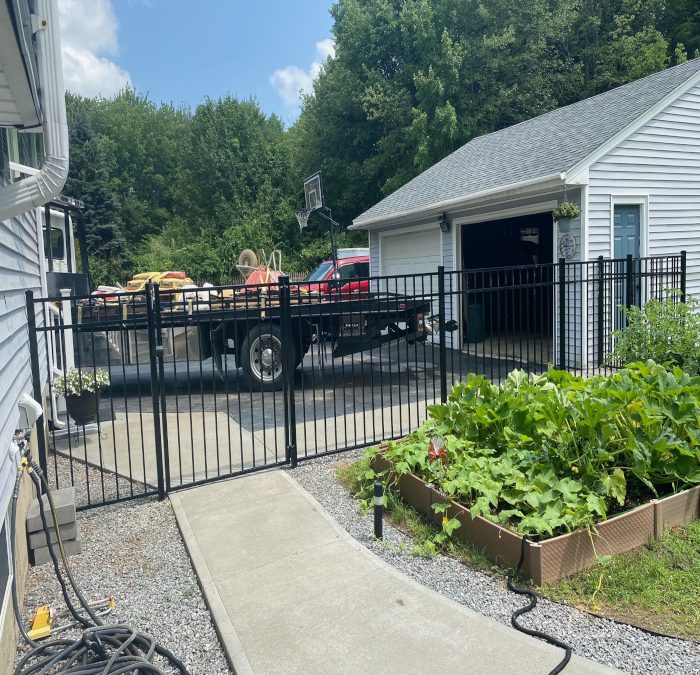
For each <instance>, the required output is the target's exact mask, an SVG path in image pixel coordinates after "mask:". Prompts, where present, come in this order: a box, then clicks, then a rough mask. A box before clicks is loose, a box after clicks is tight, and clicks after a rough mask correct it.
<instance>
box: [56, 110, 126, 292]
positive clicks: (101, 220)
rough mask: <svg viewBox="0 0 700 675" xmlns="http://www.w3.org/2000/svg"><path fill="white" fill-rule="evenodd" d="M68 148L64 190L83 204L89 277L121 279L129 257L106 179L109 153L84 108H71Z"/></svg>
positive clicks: (98, 280) (100, 280)
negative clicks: (90, 274)
mask: <svg viewBox="0 0 700 675" xmlns="http://www.w3.org/2000/svg"><path fill="white" fill-rule="evenodd" d="M70 147H71V157H70V170H69V175H68V180H67V181H66V188H65V191H66V192H67V193H68V194H70V195H76V196H78V197H79V198H80V199H81V200H82V201H83V202H84V203H85V210H84V213H83V215H84V218H85V239H86V244H87V249H88V253H89V255H90V267H91V271H92V277H93V280H94V282H95V283H97V284H100V283H114V282H117V281H121V280H122V279H123V278H124V275H125V274H126V272H127V271H128V269H129V265H130V258H131V256H130V254H129V251H128V249H127V243H126V240H125V238H124V236H123V233H122V231H121V227H120V214H119V202H118V201H117V199H116V198H115V195H114V192H113V190H112V185H111V182H110V177H109V174H110V161H109V154H108V152H107V149H106V147H105V143H104V142H103V141H102V139H100V137H99V136H97V135H96V134H95V132H94V130H93V128H92V125H91V123H90V120H89V118H88V116H87V114H86V112H85V111H82V110H79V111H75V110H73V111H72V114H71V123H70Z"/></svg>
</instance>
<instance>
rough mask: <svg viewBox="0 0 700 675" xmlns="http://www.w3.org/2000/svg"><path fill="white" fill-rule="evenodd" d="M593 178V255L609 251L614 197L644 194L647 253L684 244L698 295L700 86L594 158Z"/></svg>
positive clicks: (692, 286) (617, 200) (691, 290)
mask: <svg viewBox="0 0 700 675" xmlns="http://www.w3.org/2000/svg"><path fill="white" fill-rule="evenodd" d="M589 180H590V189H589V204H590V206H589V226H588V231H589V257H590V258H596V257H597V256H599V255H602V256H605V257H610V256H611V246H612V244H611V229H612V225H611V223H612V216H613V213H612V204H613V202H614V203H618V204H621V203H624V198H625V196H627V197H630V199H633V198H635V197H644V198H646V199H648V207H647V208H648V213H647V214H646V216H647V221H648V225H647V233H646V236H647V250H646V251H645V253H646V254H647V255H673V254H678V253H679V252H680V251H681V250H686V251H687V252H688V292H689V293H691V294H693V295H700V86H696V87H694V88H693V89H692V90H690V91H689V92H687V93H686V94H684V95H683V96H681V97H679V98H678V99H677V100H676V101H675V102H674V103H673V104H672V105H670V106H669V107H668V108H666V109H665V110H664V111H662V112H661V113H659V114H658V115H656V116H655V117H654V118H653V119H652V120H650V121H649V122H648V123H647V124H645V125H644V126H643V127H642V128H641V129H639V130H638V131H637V132H636V133H634V134H633V135H632V136H631V137H630V138H629V139H628V140H626V141H624V142H623V143H621V144H620V145H619V146H617V147H616V148H615V149H614V150H612V151H611V152H609V153H608V154H607V155H606V156H605V157H603V158H602V159H601V160H599V161H598V162H596V164H594V165H593V166H592V167H591V169H590V172H589ZM643 219H644V218H643ZM642 239H643V240H644V233H643V234H642Z"/></svg>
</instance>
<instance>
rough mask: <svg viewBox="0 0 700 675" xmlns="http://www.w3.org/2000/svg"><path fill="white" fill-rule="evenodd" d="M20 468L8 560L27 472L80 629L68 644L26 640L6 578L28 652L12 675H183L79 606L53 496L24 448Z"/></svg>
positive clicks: (163, 654)
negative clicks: (50, 523)
mask: <svg viewBox="0 0 700 675" xmlns="http://www.w3.org/2000/svg"><path fill="white" fill-rule="evenodd" d="M22 462H23V464H22V466H21V468H20V472H19V473H18V474H17V479H16V480H15V489H14V491H13V495H12V523H11V530H12V533H11V551H12V560H13V561H14V560H15V556H14V554H15V543H16V536H17V499H18V496H19V488H20V481H21V477H22V475H23V474H24V473H29V474H30V476H31V479H32V481H33V482H34V484H35V485H36V487H37V492H38V498H39V513H40V514H41V524H42V529H43V531H44V534H45V535H46V539H47V546H48V548H49V553H50V555H51V559H52V562H53V565H54V571H55V572H56V577H57V579H58V581H59V584H60V585H61V592H62V594H63V599H64V600H65V602H66V606H67V607H68V609H69V611H70V613H71V614H72V615H73V617H74V618H75V619H76V621H78V622H79V623H80V624H81V625H82V626H83V627H84V630H83V632H82V634H81V636H80V637H79V638H77V639H76V640H70V639H66V638H62V639H56V640H46V641H42V642H41V643H37V642H35V641H34V640H32V639H31V638H30V637H29V635H28V633H27V630H26V628H25V627H24V622H23V620H22V611H21V608H20V606H19V598H18V597H17V595H18V594H17V581H16V579H17V575H16V574H15V575H13V578H12V600H13V605H14V611H15V619H16V621H17V625H18V627H19V630H20V633H21V634H22V637H23V639H24V641H25V642H26V643H27V645H29V647H30V650H29V652H28V653H27V654H25V655H24V656H23V657H22V658H21V659H20V660H19V662H18V663H17V665H16V667H15V670H14V675H45V674H47V673H52V675H129V674H131V675H148V674H149V673H153V674H155V675H169V674H172V673H179V675H189V671H188V670H187V667H186V666H185V664H184V663H183V662H182V661H181V660H180V659H178V658H177V657H176V656H175V655H174V654H173V653H172V652H171V651H170V650H169V649H166V648H165V647H163V646H162V645H159V644H158V643H157V642H156V641H155V640H154V639H153V638H152V637H151V636H149V635H146V634H145V633H140V632H138V631H136V630H134V629H133V628H131V627H130V626H124V625H102V622H101V621H100V619H99V617H98V616H97V615H96V614H95V613H94V611H93V610H92V608H91V607H90V605H89V604H88V603H87V602H86V601H85V598H84V597H83V594H82V592H81V591H80V588H79V586H78V585H77V583H76V582H75V580H74V578H73V575H72V573H71V571H70V566H69V564H68V561H67V559H66V555H65V551H64V549H63V541H62V539H61V532H60V528H59V526H58V519H57V517H56V508H55V505H54V502H53V496H52V494H51V490H50V488H49V485H48V482H47V480H46V477H45V476H44V474H43V472H42V471H41V469H40V468H39V466H38V465H37V464H36V463H35V462H34V461H33V460H31V458H30V457H29V451H28V449H26V448H25V449H24V450H23V452H22ZM42 486H43V488H44V490H45V492H46V496H47V500H48V502H49V508H50V511H51V516H52V520H53V524H54V528H55V533H56V539H57V544H58V549H59V554H60V558H61V562H62V563H63V571H62V570H61V568H60V567H59V565H58V558H57V556H56V554H55V552H54V550H53V549H54V545H53V544H52V543H51V539H50V532H49V527H48V523H47V520H46V513H45V508H44V503H43V495H42ZM64 574H65V576H66V577H67V578H68V581H69V583H70V586H71V588H72V589H73V592H74V593H75V596H76V598H77V599H78V602H79V603H80V605H81V606H82V609H83V610H85V612H86V613H87V614H88V616H89V619H86V618H85V617H83V616H81V615H80V613H79V612H78V610H77V609H76V608H75V606H74V604H73V602H72V601H71V598H70V595H69V593H68V587H67V585H66V580H65V578H64ZM156 655H157V656H159V657H160V658H161V660H162V661H163V663H162V664H158V665H157V664H155V663H153V659H154V658H155V656H156Z"/></svg>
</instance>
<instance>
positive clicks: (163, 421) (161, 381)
mask: <svg viewBox="0 0 700 675" xmlns="http://www.w3.org/2000/svg"><path fill="white" fill-rule="evenodd" d="M153 290H154V293H155V303H154V309H155V328H156V355H157V356H158V389H159V394H160V426H161V434H162V446H163V472H164V476H165V493H166V494H167V493H168V492H170V446H169V443H168V417H167V411H168V407H167V401H166V399H165V365H164V363H163V360H164V349H163V313H162V306H161V301H160V286H159V285H158V284H155V286H154V287H153Z"/></svg>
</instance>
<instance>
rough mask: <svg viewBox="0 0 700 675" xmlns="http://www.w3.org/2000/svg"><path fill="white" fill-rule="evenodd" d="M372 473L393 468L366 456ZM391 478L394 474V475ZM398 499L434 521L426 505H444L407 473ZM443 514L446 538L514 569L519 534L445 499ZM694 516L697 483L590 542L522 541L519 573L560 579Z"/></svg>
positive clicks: (607, 527)
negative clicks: (450, 528)
mask: <svg viewBox="0 0 700 675" xmlns="http://www.w3.org/2000/svg"><path fill="white" fill-rule="evenodd" d="M372 465H373V468H374V470H375V471H389V472H390V473H391V472H392V470H393V465H392V464H391V462H389V461H388V460H387V459H386V458H385V457H384V456H383V455H381V454H378V455H376V456H375V457H374V459H373V460H372ZM394 477H396V476H395V474H394ZM398 486H399V492H400V494H401V497H402V498H403V499H404V501H406V502H407V503H408V504H410V505H411V506H413V508H415V509H416V510H417V511H419V512H420V513H422V514H423V515H425V516H426V517H427V518H428V519H429V520H431V521H432V522H433V523H435V524H436V525H438V526H439V525H440V521H441V520H442V514H436V513H435V512H434V511H433V509H432V504H435V503H444V502H445V497H444V496H443V495H441V494H440V493H439V492H438V491H437V490H435V488H434V487H433V486H432V485H429V484H428V483H426V482H425V481H424V480H421V479H420V478H418V477H417V476H414V475H413V474H404V475H402V476H399V477H398ZM450 503H451V506H450V508H449V510H448V512H447V515H448V516H449V517H450V518H457V519H458V520H459V521H460V523H461V526H460V527H458V528H457V529H456V530H455V531H454V534H453V535H452V536H454V537H457V538H459V539H462V540H464V541H467V542H469V543H470V544H472V545H473V546H474V547H476V548H477V549H478V550H479V551H481V553H483V554H484V555H485V556H486V557H487V558H488V559H489V560H492V561H493V562H495V563H497V564H499V565H504V566H506V567H512V568H514V567H515V566H516V565H517V564H518V560H519V559H520V550H521V546H522V539H523V537H522V536H521V535H519V534H516V533H515V532H511V531H510V530H507V529H505V528H504V527H502V526H500V525H498V524H496V523H492V522H491V521H490V520H486V518H483V517H482V516H477V517H476V518H473V517H472V515H471V513H470V512H469V509H467V508H465V507H464V506H462V505H461V504H459V503H458V502H455V501H452V500H450ZM698 517H700V486H696V487H694V488H691V489H689V490H685V491H684V492H681V493H679V494H677V495H672V496H670V497H665V498H664V499H654V500H652V501H650V502H649V503H648V504H644V505H642V506H638V507H636V508H634V509H632V510H630V511H626V512H625V513H621V514H619V515H617V516H614V517H613V518H610V519H609V520H604V521H601V522H600V523H598V524H597V525H596V530H597V534H593V535H592V538H593V543H594V544H595V551H594V549H593V544H592V543H591V536H590V535H589V533H588V530H577V531H576V532H571V533H569V534H562V535H560V536H558V537H552V538H551V539H546V540H544V541H541V542H532V541H526V542H525V556H524V561H523V567H522V570H523V572H524V573H525V574H526V575H527V576H528V577H529V578H530V579H532V581H533V582H534V583H535V584H537V585H538V586H540V585H542V584H545V583H550V582H553V581H557V580H559V579H563V578H564V577H568V576H570V575H572V574H576V573H577V572H582V571H583V570H586V569H589V568H591V567H593V566H594V565H595V564H596V557H595V556H596V553H597V554H598V555H599V556H603V555H617V554H618V553H626V552H627V551H631V550H632V549H635V548H638V547H640V546H644V545H645V544H647V543H648V542H649V541H650V540H651V539H655V538H658V537H660V536H661V535H662V534H663V532H664V529H665V528H670V527H678V526H679V525H683V524H684V523H687V522H690V521H691V520H695V519H696V518H698Z"/></svg>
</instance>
